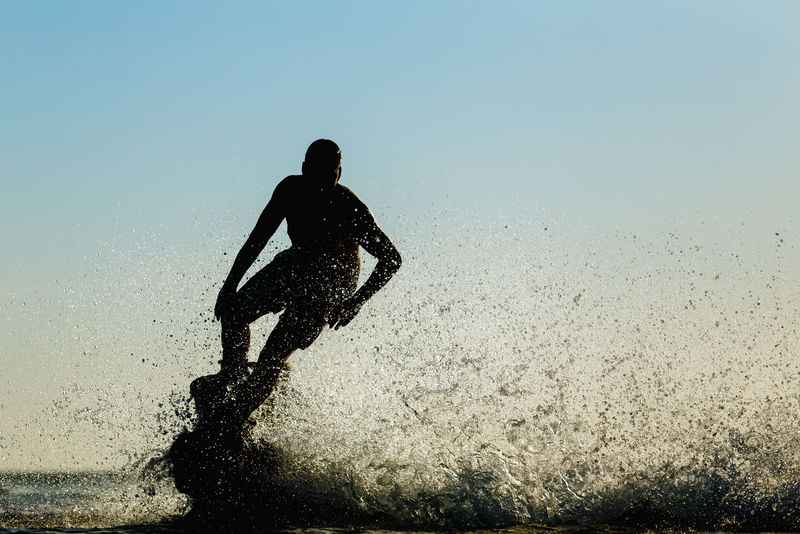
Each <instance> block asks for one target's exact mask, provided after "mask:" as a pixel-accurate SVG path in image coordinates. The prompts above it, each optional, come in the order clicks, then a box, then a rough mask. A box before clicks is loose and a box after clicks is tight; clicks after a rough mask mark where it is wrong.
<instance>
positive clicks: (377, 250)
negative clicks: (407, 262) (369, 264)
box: [328, 207, 403, 328]
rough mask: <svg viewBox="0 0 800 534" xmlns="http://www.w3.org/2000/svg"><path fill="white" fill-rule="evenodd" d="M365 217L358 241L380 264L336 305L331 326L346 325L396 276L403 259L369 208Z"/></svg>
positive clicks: (331, 318) (330, 319) (330, 322)
mask: <svg viewBox="0 0 800 534" xmlns="http://www.w3.org/2000/svg"><path fill="white" fill-rule="evenodd" d="M363 209H364V210H365V216H364V217H363V219H362V220H361V221H360V224H359V227H360V229H361V230H362V231H361V232H359V234H360V235H359V236H357V240H358V244H359V245H361V246H362V247H364V250H366V251H367V252H369V253H370V254H371V255H372V256H375V257H376V258H377V259H378V263H377V264H376V265H375V268H374V269H373V270H372V273H371V274H370V275H369V278H367V281H366V282H365V283H364V285H363V286H361V287H360V288H359V289H358V291H356V292H355V294H354V295H353V296H352V297H350V298H349V299H347V300H346V301H345V302H343V303H342V304H340V305H339V306H337V307H336V308H335V309H334V310H333V311H332V312H331V316H330V318H329V320H328V323H329V324H330V326H331V328H339V327H341V326H345V325H347V323H349V322H350V321H351V320H353V317H355V316H356V314H357V313H358V311H359V310H360V309H361V306H363V305H364V303H365V302H366V301H368V300H369V299H370V298H371V297H372V295H374V294H375V293H376V292H377V291H378V290H379V289H380V288H382V287H383V286H385V285H386V282H388V281H389V279H391V278H392V276H394V273H396V272H397V270H398V269H399V268H400V265H401V264H402V262H403V260H402V258H401V257H400V253H399V252H398V251H397V249H396V248H395V246H394V245H393V244H392V242H391V241H390V240H389V237H388V236H387V235H386V234H385V233H384V232H383V230H381V229H380V228H378V225H377V224H376V223H375V219H374V218H373V217H372V214H371V213H370V212H369V210H367V209H366V207H364V208H363Z"/></svg>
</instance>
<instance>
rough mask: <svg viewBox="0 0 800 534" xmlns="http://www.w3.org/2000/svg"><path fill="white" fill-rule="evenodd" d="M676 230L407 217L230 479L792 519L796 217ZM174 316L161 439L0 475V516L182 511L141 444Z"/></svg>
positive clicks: (524, 503)
mask: <svg viewBox="0 0 800 534" xmlns="http://www.w3.org/2000/svg"><path fill="white" fill-rule="evenodd" d="M696 224H697V225H701V224H702V221H696ZM697 228H700V226H697V227H692V228H688V227H687V226H682V225H678V224H676V225H675V226H672V227H670V226H665V227H657V228H648V229H641V228H639V229H637V230H636V231H630V230H609V229H605V230H602V231H596V232H593V231H591V230H583V231H580V232H576V231H573V230H569V229H565V228H559V227H558V225H553V223H552V222H551V223H550V224H538V223H531V222H523V223H520V222H517V223H513V222H512V223H509V222H508V221H500V220H498V221H496V224H495V225H494V226H493V227H490V228H488V229H487V228H486V227H484V228H483V229H482V230H481V231H480V232H478V231H476V232H466V233H460V234H457V235H452V234H449V233H445V232H439V231H437V229H436V228H435V226H434V227H433V228H428V229H426V230H425V232H427V233H425V232H423V231H418V232H417V233H414V232H413V231H408V232H406V233H405V234H404V237H403V238H402V239H398V243H399V245H400V249H401V251H402V252H403V255H404V260H405V262H404V266H403V268H402V270H401V272H400V273H399V274H398V276H397V278H396V279H395V280H393V281H392V282H391V283H390V285H389V286H388V287H387V288H385V289H384V290H383V291H382V292H381V293H379V294H378V295H377V296H376V297H375V298H374V299H373V300H372V301H371V302H370V303H368V304H367V306H365V308H364V309H363V310H362V312H361V313H360V315H359V316H358V317H357V319H356V320H355V321H354V322H353V323H352V324H351V325H350V326H348V327H347V328H346V329H344V330H338V331H335V332H333V331H326V332H324V333H323V335H322V336H321V337H320V339H319V340H318V341H317V342H316V343H315V344H314V345H313V346H312V347H310V348H309V349H308V350H306V351H302V352H298V353H296V354H295V355H293V356H292V358H291V369H289V370H287V371H286V372H285V373H284V376H283V378H282V380H281V382H280V384H279V386H278V389H277V390H276V392H275V395H274V396H273V398H272V399H271V400H270V402H268V403H267V405H265V406H264V407H262V409H260V410H259V411H258V412H257V414H256V418H257V425H256V429H255V433H254V437H253V444H254V448H253V451H254V452H253V454H257V451H258V445H259V444H267V445H269V447H271V448H273V449H274V450H277V451H279V453H280V464H279V465H278V466H272V468H273V471H271V472H269V473H263V477H262V479H263V480H268V484H267V486H265V487H254V488H252V492H251V493H258V492H259V491H262V492H263V491H267V492H283V493H284V494H286V495H292V498H293V503H294V506H296V507H297V510H298V511H297V514H296V518H297V523H298V524H303V525H305V527H304V528H309V527H312V526H313V527H319V528H333V527H337V528H338V527H351V528H356V529H360V530H368V529H376V528H378V529H407V530H437V529H458V530H463V531H472V530H475V529H497V528H509V527H512V526H514V525H539V526H537V527H533V526H530V527H525V528H530V529H534V528H537V529H538V528H541V529H557V530H564V529H566V530H570V529H574V528H578V527H575V525H588V527H582V528H587V529H601V530H603V529H605V530H608V529H614V528H623V529H646V530H647V529H649V530H661V529H677V530H682V529H686V528H691V529H727V530H741V529H745V530H773V531H774V530H796V529H798V528H800V483H799V482H798V481H800V454H799V453H800V433H799V432H798V430H799V427H798V424H797V420H798V416H800V359H798V358H797V356H798V326H800V315H798V310H797V305H798V304H797V303H798V297H799V296H800V290H799V288H800V285H798V273H797V268H796V265H797V260H798V253H797V249H796V248H795V245H794V240H795V238H796V237H797V236H796V233H793V232H792V231H791V228H790V229H788V230H787V229H786V228H783V227H776V228H769V229H766V228H760V229H758V231H754V230H751V229H742V230H741V233H739V232H738V231H737V230H736V229H734V230H732V231H729V232H723V233H722V234H720V233H717V234H713V235H712V234H706V233H704V232H701V231H697ZM412 230H413V229H412ZM767 230H768V231H767ZM225 265H226V267H225V268H227V264H225ZM366 267H367V270H368V269H369V267H370V265H369V264H367V265H366ZM222 269H223V268H222V267H220V270H222ZM186 272H187V273H188V274H189V275H191V276H188V277H186V278H184V279H182V280H181V282H180V283H181V284H186V285H187V286H192V285H195V286H197V285H203V284H205V285H206V287H209V288H211V287H213V283H211V284H210V283H209V282H208V281H207V280H208V274H207V272H205V271H203V270H201V269H199V268H198V270H197V272H195V273H192V271H190V270H189V271H186ZM173 283H174V282H173ZM209 284H210V285H209ZM205 298H206V300H208V299H212V300H213V291H211V290H209V291H208V293H207V295H206V297H205ZM183 304H184V305H186V304H187V303H186V302H184V303H183ZM189 304H194V305H196V306H201V305H202V302H193V303H192V302H190V303H189ZM205 306H206V308H207V307H208V306H210V301H209V302H205ZM188 307H191V306H188ZM206 308H203V310H204V311H203V313H209V312H208V311H206ZM140 319H141V320H142V321H150V319H149V317H146V316H145V317H141V318H140ZM271 321H272V322H271ZM184 324H185V325H188V326H186V327H185V329H184V330H183V333H182V334H181V335H180V336H179V338H178V339H177V340H176V342H175V346H176V347H178V348H177V349H175V351H174V352H173V355H172V357H174V358H176V359H178V360H181V361H183V362H194V361H196V360H193V359H192V358H195V359H196V358H197V352H198V348H197V347H205V349H203V350H207V351H208V352H209V354H208V355H206V356H204V357H205V358H206V359H205V367H203V366H202V365H200V364H196V363H193V364H191V365H194V366H195V367H194V371H193V372H186V373H185V375H186V376H185V377H184V379H185V380H184V381H178V383H177V385H176V389H175V392H174V395H173V397H172V398H171V401H170V402H166V403H162V408H160V409H158V410H155V411H154V412H153V413H150V414H145V415H146V416H147V417H148V418H149V419H153V420H155V419H158V420H159V421H161V422H160V423H159V425H160V426H159V429H160V430H159V435H162V434H163V433H164V432H166V434H167V439H166V440H164V439H162V440H161V441H157V440H154V442H153V443H156V442H158V443H160V445H158V446H157V447H142V448H141V450H140V451H139V452H140V453H141V454H140V455H139V457H138V458H135V460H134V461H132V462H131V464H130V466H129V467H128V468H126V469H124V470H122V471H114V472H111V473H84V474H80V473H73V474H67V473H50V474H43V473H36V472H28V473H25V474H6V475H4V476H3V478H2V481H1V482H0V484H1V485H0V488H1V489H0V526H2V527H3V528H5V529H15V528H26V529H29V530H31V531H36V530H37V529H38V530H41V529H45V528H57V527H58V528H66V527H70V528H88V529H111V530H115V529H116V530H126V531H128V530H127V529H133V531H138V530H141V531H148V529H178V528H180V527H179V526H176V525H177V524H176V523H174V521H175V519H176V518H180V517H182V516H184V515H185V514H187V512H188V511H189V510H190V509H191V505H192V503H191V502H190V501H189V500H188V499H187V498H186V497H185V496H182V495H180V494H179V493H178V492H177V491H176V490H175V489H174V486H173V485H172V483H171V479H170V473H169V466H168V462H166V463H165V462H164V461H163V460H162V459H160V457H161V456H162V455H163V454H164V452H165V451H166V448H167V446H168V443H169V440H170V439H172V438H173V437H174V436H175V435H177V433H178V432H179V431H180V430H182V429H183V428H186V427H187V426H188V427H190V426H191V424H192V421H191V401H190V400H189V399H188V398H187V396H188V395H187V394H188V384H189V382H190V381H191V379H193V378H195V377H196V376H198V375H200V374H205V373H207V372H209V371H210V370H213V368H210V367H209V365H208V362H209V361H210V360H211V359H213V358H214V356H215V355H214V354H213V350H212V349H211V347H216V346H217V344H218V341H217V338H216V336H217V335H218V330H217V328H218V327H217V326H216V325H214V324H213V323H211V322H210V321H206V320H194V319H193V320H191V321H190V320H186V321H184ZM272 324H274V318H265V319H264V320H263V321H262V322H260V323H258V324H256V325H254V336H253V340H254V341H253V342H254V345H258V344H260V343H263V339H264V336H265V335H266V334H267V333H268V332H269V329H270V327H271V325H272ZM181 347H183V348H181ZM256 355H257V347H254V349H253V351H252V352H251V359H254V358H255V357H256ZM217 356H218V354H217ZM187 365H188V364H187ZM112 413H113V412H112ZM62 415H63V414H62ZM122 427H124V425H123V424H121V425H120V428H122ZM133 456H136V455H135V454H134V455H133ZM34 471H35V470H34ZM256 478H258V477H256ZM343 508H344V509H347V510H351V511H353V512H358V513H359V514H362V515H361V517H367V518H370V519H369V520H368V521H365V522H364V523H360V524H344V525H343V524H340V523H341V521H338V520H337V516H336V515H331V514H328V513H327V512H326V511H328V510H341V509H343ZM125 525H128V527H125V528H124V529H122V528H121V527H120V526H125ZM130 525H133V527H130ZM609 525H611V526H609ZM253 526H254V528H256V529H257V528H259V527H260V525H253ZM291 526H292V525H283V526H281V527H280V528H289V527H291ZM514 528H522V527H514Z"/></svg>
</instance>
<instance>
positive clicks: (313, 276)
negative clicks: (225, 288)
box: [234, 248, 359, 348]
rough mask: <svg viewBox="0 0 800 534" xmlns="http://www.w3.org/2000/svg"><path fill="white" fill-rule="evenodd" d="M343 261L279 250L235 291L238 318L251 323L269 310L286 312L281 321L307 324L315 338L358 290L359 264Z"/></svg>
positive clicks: (240, 321) (235, 315)
mask: <svg viewBox="0 0 800 534" xmlns="http://www.w3.org/2000/svg"><path fill="white" fill-rule="evenodd" d="M343 263H344V262H336V261H326V260H324V259H322V260H320V259H316V260H315V261H309V260H308V259H307V258H306V257H304V256H303V255H301V254H299V253H297V252H296V251H295V250H294V249H291V248H290V249H287V250H284V251H283V252H280V253H278V254H277V255H276V256H275V258H274V259H273V260H272V261H271V262H270V263H269V264H268V265H267V266H265V267H264V268H263V269H261V270H260V271H258V272H257V273H256V274H255V275H254V276H253V277H252V278H250V280H248V281H247V283H246V284H245V285H243V286H242V287H241V289H239V291H237V292H236V302H235V304H234V310H235V311H234V317H235V321H236V322H238V323H244V324H250V323H252V322H253V321H255V320H256V319H258V318H259V317H261V316H263V315H265V314H267V313H280V312H281V311H283V316H282V317H281V320H282V321H283V320H292V321H294V322H296V323H298V326H305V329H306V330H309V335H310V334H311V332H312V331H316V334H315V335H313V338H316V336H317V335H319V332H320V331H322V328H323V327H324V326H325V324H326V323H327V321H328V314H329V313H330V311H331V310H332V309H333V308H334V307H335V306H337V305H338V304H340V303H341V302H343V301H344V300H345V299H347V298H348V297H350V296H351V295H352V294H353V293H354V292H355V290H356V286H357V284H358V274H359V273H358V264H357V263H356V264H355V265H353V263H352V262H350V266H349V267H346V266H344V265H343ZM311 342H313V339H311V340H310V341H306V342H303V343H302V344H303V345H306V346H308V345H310V344H311ZM300 348H305V347H300Z"/></svg>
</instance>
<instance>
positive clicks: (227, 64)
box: [0, 0, 800, 425]
mask: <svg viewBox="0 0 800 534" xmlns="http://www.w3.org/2000/svg"><path fill="white" fill-rule="evenodd" d="M798 27H800V4H799V3H797V2H791V1H783V2H781V1H768V2H755V1H753V2H737V1H731V2H722V1H707V2H693V1H692V2H690V1H686V2H638V1H629V2H626V1H612V2H588V1H586V2H581V1H574V2H532V1H523V2H512V1H507V2H470V1H466V2H465V1H437V2H427V1H426V2H396V3H390V2H347V1H345V2H323V1H306V2H238V1H237V2H230V3H222V2H186V1H171V2H150V1H138V2H101V1H82V2H56V1H35V2H23V1H11V0H5V1H3V2H2V3H0V71H2V72H3V75H2V79H3V81H2V84H0V103H2V104H0V180H1V181H2V182H1V183H2V195H0V198H1V200H0V232H1V233H2V240H3V243H4V247H3V251H2V263H0V279H2V280H4V283H3V285H2V287H3V288H4V289H5V291H6V293H5V294H6V298H5V301H6V303H5V307H4V314H5V315H6V318H5V319H6V326H7V328H6V329H5V332H4V334H3V335H4V337H3V338H2V340H0V341H1V343H0V350H2V355H1V356H0V357H2V358H3V365H2V367H3V368H4V372H6V373H9V374H6V376H7V377H10V378H7V379H6V380H7V381H8V384H11V383H12V382H13V381H14V380H15V378H14V377H19V376H26V377H30V376H33V375H34V374H35V373H36V372H37V371H36V369H35V368H33V367H26V364H25V363H24V362H23V360H24V359H25V358H24V354H27V353H28V352H29V351H31V350H33V349H31V347H32V346H38V345H36V344H37V343H40V342H41V343H44V342H42V339H53V338H58V337H59V335H60V334H59V330H58V329H59V328H61V327H60V326H53V327H45V326H44V325H39V324H36V325H30V324H28V325H24V327H23V326H20V324H19V323H20V321H21V319H20V317H21V315H20V311H19V308H18V306H19V305H20V304H19V303H20V302H21V301H26V300H27V302H28V305H30V303H31V302H34V301H35V300H36V299H34V298H32V295H36V298H38V299H40V301H42V302H47V303H50V304H52V305H53V306H56V307H57V305H58V303H59V302H61V300H59V299H60V298H61V297H60V296H58V295H60V293H59V291H60V289H58V288H57V287H56V286H55V281H56V280H59V279H61V280H63V279H65V278H66V279H68V280H70V282H69V285H70V287H71V288H72V290H73V291H77V292H79V293H80V292H81V291H82V290H84V291H85V290H86V289H87V288H82V286H81V284H80V281H79V280H80V278H81V276H84V275H85V274H86V272H92V273H97V272H98V271H102V270H103V269H106V268H108V265H107V264H106V263H104V261H106V260H105V259H103V258H105V257H107V256H108V254H109V252H110V251H111V250H112V249H113V250H114V251H115V253H118V254H119V251H120V250H122V251H124V252H125V254H124V256H125V258H126V261H132V262H136V261H137V255H138V256H139V257H148V258H151V257H154V256H158V254H159V253H160V251H163V250H165V249H170V250H172V249H176V248H177V249H181V250H183V248H191V249H192V250H193V251H194V252H196V253H197V252H198V251H199V253H200V256H201V257H204V256H203V255H204V254H206V255H207V256H208V257H211V256H214V255H215V254H216V255H217V256H214V258H215V259H214V260H209V261H211V262H212V263H213V262H214V261H218V259H216V258H218V255H219V253H220V250H222V249H224V250H227V249H229V248H230V247H235V246H237V244H239V243H240V242H241V241H240V240H241V238H242V237H243V236H242V235H240V234H242V232H246V231H247V230H249V227H250V226H251V225H252V223H253V222H254V221H255V218H256V217H257V214H258V212H259V211H260V209H261V208H262V207H263V205H264V203H265V202H266V200H267V199H268V197H269V194H270V192H271V190H272V187H274V185H275V183H277V181H278V180H279V179H280V178H282V177H283V176H285V175H287V174H292V173H296V172H299V168H300V162H301V160H302V156H303V153H304V150H305V148H306V146H307V145H308V143H309V142H310V141H312V140H314V139H315V138H317V137H330V138H333V139H334V140H336V141H337V142H338V143H339V144H340V146H341V147H342V149H343V153H344V174H343V178H342V183H344V184H347V185H348V186H350V187H351V188H352V189H354V190H355V191H356V192H357V193H358V194H359V195H361V197H362V198H363V199H364V200H365V201H366V202H367V203H368V204H369V205H370V206H372V207H373V210H374V211H376V213H377V212H380V213H381V214H382V215H383V217H384V219H383V221H384V222H385V224H386V226H387V229H388V230H393V229H394V230H395V231H398V230H399V229H400V228H401V227H402V226H401V225H399V224H395V223H394V222H392V221H395V220H398V219H402V220H414V221H418V222H417V223H416V224H420V225H422V226H425V221H424V219H425V217H428V216H429V215H430V214H431V213H436V212H437V210H439V209H440V208H442V209H443V207H445V206H446V207H447V209H448V210H449V213H450V214H451V215H452V218H453V220H459V221H463V220H465V219H467V220H468V219H474V220H475V221H477V222H475V223H476V224H477V223H478V222H480V217H479V216H477V215H474V213H475V212H474V210H475V209H479V211H485V212H486V213H490V214H493V215H492V217H496V215H494V214H503V213H508V212H513V213H514V214H515V216H516V217H521V218H523V219H525V218H526V217H527V218H531V219H537V218H538V219H537V220H541V221H542V224H543V225H545V224H547V223H548V220H547V215H543V214H552V216H553V217H557V218H559V219H560V220H564V221H570V222H571V224H574V225H587V226H591V225H605V226H608V227H621V228H624V229H626V230H634V231H635V230H636V229H637V228H640V227H642V226H646V225H652V224H657V223H659V222H661V221H665V220H666V221H674V220H676V219H679V218H680V217H682V216H683V215H685V214H691V215H692V217H695V216H697V217H699V218H703V219H717V220H723V221H724V220H733V219H736V218H737V217H742V216H744V214H749V215H748V216H749V217H750V218H751V220H752V221H751V222H754V224H755V225H756V226H757V227H758V228H759V230H758V231H763V232H764V233H765V235H766V233H770V235H771V233H772V231H773V230H775V229H780V231H784V232H785V231H789V232H796V231H797V227H798V223H797V220H796V219H794V218H793V214H792V213H793V211H796V206H797V203H798V201H800V187H799V186H798V179H797V178H798V170H799V169H800V155H798V154H799V153H798V151H797V150H796V147H795V145H796V142H797V139H798V133H800V132H798V124H800V101H798V99H797V88H798V87H799V86H800V62H798V61H797V58H798V54H799V53H800V32H797V28H798ZM476 207H478V208H476ZM445 219H446V218H445ZM439 220H440V221H441V218H440V219H439ZM550 222H551V223H552V221H550ZM446 223H447V221H446V220H445V222H444V223H442V224H445V225H446ZM720 224H722V223H720ZM759 224H761V225H762V226H763V228H762V227H761V226H758V225H759ZM458 230H459V229H458V228H454V229H453V231H456V232H457V231H458ZM220 236H224V237H220ZM401 239H402V237H401ZM237 240H239V241H237ZM220 243H222V245H220ZM182 247H183V248H182ZM233 252H235V251H229V254H232V253H233ZM229 257H230V256H229ZM117 259H119V258H117ZM120 261H122V260H120ZM215 265H216V264H215ZM122 272H123V276H124V273H125V271H124V269H122ZM215 274H216V271H215ZM220 282H221V280H220ZM210 283H213V282H210ZM202 305H207V306H210V305H211V303H210V302H204V303H203V304H202ZM48 328H52V329H53V330H52V331H51V330H48ZM25 332H27V333H25ZM34 338H36V339H34ZM34 342H36V343H34ZM44 344H45V345H47V343H44ZM37 350H38V349H37ZM48 361H50V362H51V363H48V364H43V365H52V366H59V365H62V364H63V362H65V361H66V362H70V361H72V360H71V359H70V356H69V354H66V353H58V354H56V355H54V356H53V358H50V359H49V360H48ZM52 362H56V363H52ZM100 371H102V370H100ZM100 371H98V372H100ZM15 373H16V374H15ZM54 376H58V377H60V376H61V375H59V374H58V373H56V375H54ZM56 382H57V384H56V386H54V387H59V384H58V380H57V381H56ZM7 387H10V386H7ZM34 389H35V388H34ZM9 391H10V390H9ZM14 391H16V390H14ZM14 395H17V393H15V394H14ZM20 395H21V394H20ZM17 399H18V401H19V404H24V402H23V397H17ZM7 417H8V416H7ZM6 420H8V419H6ZM2 422H3V419H0V424H2ZM7 424H9V425H10V424H11V423H7ZM14 424H16V423H14Z"/></svg>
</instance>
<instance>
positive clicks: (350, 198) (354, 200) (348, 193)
mask: <svg viewBox="0 0 800 534" xmlns="http://www.w3.org/2000/svg"><path fill="white" fill-rule="evenodd" d="M336 194H337V195H338V196H339V199H340V200H341V201H342V202H345V203H347V204H352V205H354V206H357V207H359V206H364V207H365V208H366V205H365V204H364V203H363V202H362V201H361V199H360V198H358V196H357V195H356V194H355V193H353V191H352V190H351V189H350V188H349V187H347V186H346V185H342V184H337V185H336Z"/></svg>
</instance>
